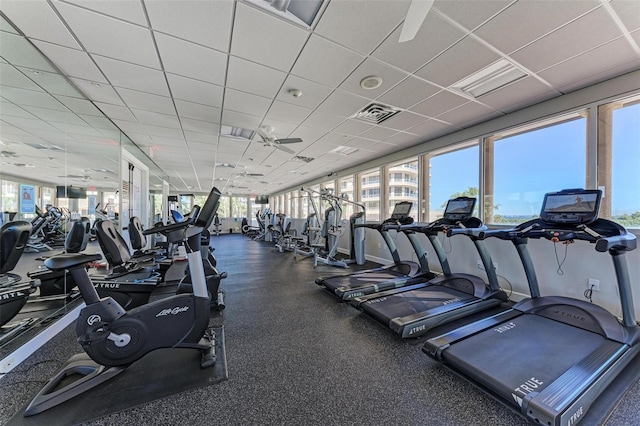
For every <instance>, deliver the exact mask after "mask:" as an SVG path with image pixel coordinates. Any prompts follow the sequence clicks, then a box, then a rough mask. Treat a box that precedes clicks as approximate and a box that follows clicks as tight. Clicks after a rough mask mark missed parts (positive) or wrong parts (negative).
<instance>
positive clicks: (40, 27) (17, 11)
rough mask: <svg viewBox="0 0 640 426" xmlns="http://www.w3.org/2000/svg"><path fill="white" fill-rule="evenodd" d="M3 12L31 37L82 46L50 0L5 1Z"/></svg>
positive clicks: (74, 46)
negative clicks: (53, 7)
mask: <svg viewBox="0 0 640 426" xmlns="http://www.w3.org/2000/svg"><path fill="white" fill-rule="evenodd" d="M2 13H4V14H5V15H6V16H7V17H8V18H9V19H10V20H11V22H13V23H14V24H15V25H16V26H17V27H18V28H20V31H22V32H23V33H24V34H25V35H26V36H27V37H29V38H36V39H40V40H46V41H49V42H51V43H55V44H60V45H63V46H67V47H72V48H74V49H79V48H80V46H79V45H78V43H77V42H76V40H75V39H74V38H73V36H72V35H71V33H69V30H67V28H66V27H65V26H64V24H63V23H62V22H61V21H60V18H58V16H57V15H56V14H55V12H54V11H53V9H52V8H51V6H50V5H49V3H48V2H44V1H4V2H2Z"/></svg>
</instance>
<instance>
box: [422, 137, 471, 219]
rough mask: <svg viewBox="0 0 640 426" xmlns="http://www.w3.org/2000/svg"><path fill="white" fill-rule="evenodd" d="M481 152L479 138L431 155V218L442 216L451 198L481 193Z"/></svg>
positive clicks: (429, 163) (429, 181)
mask: <svg viewBox="0 0 640 426" xmlns="http://www.w3.org/2000/svg"><path fill="white" fill-rule="evenodd" d="M470 144H473V145H471V146H470ZM479 152H480V151H479V149H478V144H477V142H470V143H465V144H462V147H461V148H458V149H455V150H448V151H443V152H440V153H436V154H433V155H432V156H430V157H429V158H428V164H427V165H426V168H427V169H428V170H429V175H428V185H427V186H428V188H429V215H428V216H427V221H428V222H433V221H434V220H436V219H440V218H441V217H442V215H443V214H444V208H445V207H446V206H447V201H449V199H451V198H455V197H459V196H468V197H476V198H477V197H478V189H479V185H478V179H479V173H480V159H479ZM477 209H478V206H477V205H476V211H477Z"/></svg>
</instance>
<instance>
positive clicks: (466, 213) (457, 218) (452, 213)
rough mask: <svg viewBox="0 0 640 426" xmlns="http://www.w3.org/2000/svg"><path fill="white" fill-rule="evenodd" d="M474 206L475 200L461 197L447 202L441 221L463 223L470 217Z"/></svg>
mask: <svg viewBox="0 0 640 426" xmlns="http://www.w3.org/2000/svg"><path fill="white" fill-rule="evenodd" d="M475 206H476V199H475V198H467V197H464V198H462V197H461V198H454V199H452V200H449V201H448V202H447V207H446V208H445V210H444V215H443V219H444V220H447V221H453V222H464V221H465V220H468V219H469V218H470V217H471V215H472V214H473V208H474V207H475Z"/></svg>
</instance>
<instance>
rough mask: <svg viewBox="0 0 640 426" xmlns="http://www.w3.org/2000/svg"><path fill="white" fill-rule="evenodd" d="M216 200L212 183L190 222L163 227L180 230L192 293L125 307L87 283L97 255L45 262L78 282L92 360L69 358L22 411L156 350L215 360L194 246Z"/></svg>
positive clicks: (79, 325)
mask: <svg viewBox="0 0 640 426" xmlns="http://www.w3.org/2000/svg"><path fill="white" fill-rule="evenodd" d="M219 199H220V191H219V190H218V189H217V188H213V189H212V190H211V192H210V193H209V197H208V198H207V200H206V202H205V204H204V206H203V207H202V209H201V210H200V214H199V215H198V217H197V218H196V220H195V221H193V225H192V224H191V223H186V224H184V223H174V224H170V225H166V226H165V227H164V228H167V229H166V231H181V232H183V233H184V239H185V241H186V244H185V245H186V249H187V252H188V254H187V256H188V262H189V270H190V273H191V277H192V281H193V282H192V289H193V292H192V293H184V294H177V295H175V296H171V297H167V298H165V299H162V300H158V301H155V302H152V303H148V304H146V305H142V306H139V307H137V308H134V309H131V310H130V311H125V310H124V309H123V308H122V307H121V306H120V305H119V304H118V303H117V302H116V301H115V300H113V299H112V298H110V297H106V298H103V299H99V297H98V293H97V292H96V290H95V288H94V286H93V285H92V283H91V279H90V277H89V275H88V273H87V271H86V269H85V264H86V263H87V262H93V261H96V260H99V259H101V256H100V255H99V254H94V255H86V254H79V253H77V254H76V253H74V254H64V255H60V256H55V257H52V258H50V259H47V260H46V261H45V265H46V266H47V267H48V268H49V269H52V270H62V269H68V270H69V271H70V272H71V274H72V275H73V277H74V279H75V281H76V283H77V285H78V288H79V290H80V293H81V295H82V298H83V299H84V301H85V303H86V305H87V306H86V307H85V308H83V309H82V311H80V315H79V317H78V319H77V322H76V333H77V335H78V343H80V345H82V348H83V349H84V350H85V352H86V353H87V354H88V355H89V357H90V358H91V359H92V360H93V361H95V363H92V362H91V361H90V360H87V359H86V357H85V359H83V360H78V359H75V360H74V359H73V358H72V360H70V361H69V362H68V363H67V365H66V366H65V367H64V368H63V369H62V371H61V372H59V373H58V374H57V375H56V376H55V377H53V378H52V379H50V380H49V381H48V382H47V384H46V385H45V387H44V388H43V389H42V390H41V391H40V392H39V393H38V395H36V397H35V398H34V399H33V401H31V403H30V404H29V406H28V407H27V410H26V411H25V416H30V415H34V414H37V413H40V412H42V411H44V410H47V409H49V408H51V407H53V406H55V405H58V404H60V403H62V402H64V401H67V400H69V399H71V398H73V397H75V396H77V395H79V394H81V393H84V392H86V391H87V390H88V389H91V388H93V387H95V386H97V385H99V384H100V383H103V382H105V381H106V380H109V379H110V378H112V377H114V376H116V375H117V374H120V373H121V372H123V371H124V370H125V369H126V368H127V367H128V366H129V365H131V364H132V363H133V362H135V361H137V360H139V359H140V358H142V357H143V356H145V355H146V354H148V353H149V352H151V351H153V350H156V349H160V348H192V349H197V350H200V351H201V352H202V359H201V362H200V365H201V367H202V368H207V367H211V366H213V365H214V364H215V362H216V354H215V335H214V334H213V331H212V330H208V328H209V315H210V313H209V293H208V292H207V285H206V281H205V275H204V270H203V266H202V259H201V257H200V250H199V247H200V233H201V232H202V229H206V228H208V227H209V226H210V225H211V221H212V220H213V217H214V215H215V213H216V211H217V209H218V204H219ZM74 358H77V356H76V357H74ZM71 375H81V376H83V377H82V378H81V379H79V380H76V381H74V382H73V383H71V384H69V385H65V384H63V382H64V381H66V380H65V379H67V377H68V376H71ZM67 380H68V379H67Z"/></svg>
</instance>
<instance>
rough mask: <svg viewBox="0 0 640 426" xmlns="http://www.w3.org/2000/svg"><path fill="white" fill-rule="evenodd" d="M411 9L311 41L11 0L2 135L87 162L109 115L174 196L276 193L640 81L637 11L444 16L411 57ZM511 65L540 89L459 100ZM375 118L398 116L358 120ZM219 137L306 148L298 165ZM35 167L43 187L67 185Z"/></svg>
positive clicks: (238, 11)
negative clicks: (247, 135) (579, 93)
mask: <svg viewBox="0 0 640 426" xmlns="http://www.w3.org/2000/svg"><path fill="white" fill-rule="evenodd" d="M256 1H262V0H256ZM292 1H296V0H292ZM415 1H419V0H415ZM409 4H410V1H409V0H375V1H374V0H359V1H355V0H353V1H351V0H349V1H347V0H325V1H324V3H323V4H322V6H321V7H320V11H319V14H318V16H317V17H316V18H315V20H314V21H313V24H312V25H311V27H306V26H302V25H299V24H296V23H293V22H291V21H289V20H287V19H285V18H284V17H283V16H282V14H279V12H277V11H276V10H275V9H273V8H271V7H269V6H268V4H267V6H266V7H259V6H257V5H256V4H254V3H250V2H248V1H245V0H235V1H233V0H215V1H189V0H182V1H169V0H167V1H156V0H144V1H143V0H127V1H120V0H109V1H95V0H91V1H85V0H67V1H54V0H49V1H44V0H37V1H36V0H30V1H11V0H3V1H2V3H0V12H1V13H2V15H3V16H4V17H5V18H6V19H7V21H9V22H10V23H12V24H13V26H11V25H8V24H7V23H5V22H2V26H1V27H0V30H1V31H2V32H1V34H0V35H1V36H2V39H1V40H0V41H1V43H2V48H1V49H2V51H1V53H2V55H1V56H2V61H1V62H2V64H0V65H1V66H2V73H1V74H0V77H1V79H0V84H1V85H2V86H1V91H0V96H1V97H2V99H1V100H2V104H1V106H2V110H1V111H0V119H1V120H2V121H0V124H1V125H2V128H1V129H0V132H1V133H0V135H1V136H2V141H3V144H5V145H6V144H7V143H9V141H10V142H11V143H12V144H14V146H15V144H20V143H30V142H31V143H32V142H34V141H35V142H38V143H43V144H48V145H57V144H59V143H60V142H59V141H60V139H65V141H66V146H67V148H68V150H69V151H70V152H71V153H72V154H74V153H77V154H78V158H84V159H85V161H86V160H87V159H88V158H92V157H96V156H97V157H100V156H101V151H100V147H101V146H102V144H105V143H109V142H105V140H107V141H108V140H109V139H108V138H109V137H110V136H111V135H113V132H114V128H113V126H112V125H111V123H109V122H108V120H104V118H102V117H101V114H102V113H103V114H104V115H105V116H106V117H108V118H109V119H110V120H111V121H112V122H113V124H115V125H116V126H117V127H118V128H119V129H121V130H122V131H123V132H124V133H126V135H127V136H128V137H129V138H130V139H131V140H132V141H133V142H134V143H135V144H136V145H138V147H140V149H141V150H142V151H143V152H144V153H146V154H147V155H148V156H149V157H150V158H151V159H152V161H153V162H155V163H156V164H157V165H158V166H159V167H160V169H162V171H163V172H164V173H166V175H168V176H169V179H170V182H171V185H172V186H173V188H174V190H178V191H187V190H189V191H193V192H199V191H203V192H204V191H207V190H208V189H209V188H210V187H211V185H216V186H218V187H221V188H224V189H225V191H226V192H232V193H238V194H240V193H265V194H268V193H272V192H275V191H278V190H280V189H282V188H286V187H290V186H293V185H296V184H299V183H303V182H305V181H308V180H311V179H315V178H318V177H320V176H324V175H327V174H328V173H331V172H337V171H339V170H341V169H344V168H347V167H350V166H354V165H357V164H359V163H362V162H364V161H367V160H370V159H373V158H377V157H380V156H383V155H385V154H389V153H391V152H395V151H398V150H401V149H403V148H406V147H408V146H412V145H415V144H418V143H421V142H425V141H428V140H430V139H433V138H436V137H438V136H442V135H444V134H448V133H451V132H454V131H457V130H459V129H462V128H465V127H469V126H471V125H474V124H477V123H479V122H482V121H486V120H488V119H491V118H494V117H498V116H500V115H503V114H507V113H509V112H512V111H515V110H518V109H521V108H523V107H526V106H529V105H532V104H535V103H538V102H541V101H544V100H547V99H550V98H553V97H555V96H559V95H561V94H564V93H567V92H570V91H573V90H576V89H579V88H582V87H585V86H588V85H591V84H594V83H596V82H599V81H603V80H606V79H609V78H612V77H615V76H618V75H621V74H624V73H626V72H629V71H632V70H636V69H639V68H640V46H639V45H640V1H637V0H613V1H607V0H576V1H559V0H519V1H513V0H455V1H454V0H436V1H435V3H434V4H433V7H432V8H431V10H430V12H429V14H428V15H427V18H426V19H425V21H424V22H423V24H422V26H421V27H420V30H419V31H418V33H417V35H416V37H415V38H414V39H413V40H411V41H407V42H403V43H399V42H398V37H399V34H400V31H401V29H402V25H403V21H404V19H405V17H406V14H407V10H408V8H409ZM16 29H17V30H16ZM22 35H24V36H25V37H26V38H27V39H28V40H29V41H30V42H31V43H32V44H33V45H34V46H35V47H36V48H37V49H39V50H40V51H41V52H42V53H43V54H44V55H45V56H46V57H47V58H48V59H49V60H50V61H51V63H52V64H54V67H48V68H47V67H45V69H42V68H43V66H42V65H39V64H34V63H31V62H30V58H31V56H32V55H33V54H32V53H31V52H30V50H28V49H26V48H25V47H24V46H22V45H21V43H25V42H24V38H22V37H21V36H22ZM501 59H506V60H508V61H509V62H510V63H511V64H513V65H514V66H515V67H516V68H518V69H520V70H521V71H523V72H524V73H526V76H525V77H524V78H521V79H520V80H518V81H516V82H514V83H511V84H508V85H507V86H504V87H502V88H499V89H497V90H494V91H492V92H489V93H487V94H485V95H482V96H479V97H477V98H475V97H473V96H472V95H469V94H465V93H462V92H460V91H458V90H457V89H455V88H454V86H455V85H456V83H458V82H459V81H461V80H463V79H465V78H466V77H468V76H470V75H471V74H474V73H475V72H477V71H479V70H482V69H485V68H486V67H488V66H491V65H492V64H494V63H496V62H497V61H499V60H501ZM34 71H40V73H39V74H38V73H37V72H34ZM60 75H64V76H66V77H67V78H68V81H69V82H70V84H69V83H67V81H65V80H64V79H62V78H58V77H60ZM372 75H373V76H378V77H380V78H381V80H382V84H381V85H380V86H379V87H378V88H374V89H364V88H362V87H361V85H360V82H361V80H362V79H363V78H364V77H367V76H372ZM43 76H45V77H46V76H49V77H51V78H50V79H48V80H47V81H46V82H44V81H42V80H43ZM24 79H26V82H28V84H27V87H25V86H24V84H25V80H24ZM292 89H297V90H299V91H301V92H302V95H301V96H299V97H294V96H292V95H291V94H290V90H292ZM83 97H86V99H88V100H89V101H90V102H88V101H87V100H83V99H82V98H83ZM372 102H376V103H381V104H384V105H387V106H392V107H395V108H397V109H399V110H400V112H399V113H397V114H396V115H394V116H393V117H391V118H390V119H388V120H386V121H384V122H382V123H381V124H375V123H370V122H365V121H360V120H356V119H354V118H353V117H354V115H355V114H356V112H358V111H360V110H361V109H362V108H364V107H365V106H367V105H369V104H371V103H372ZM58 123H65V126H61V125H59V124H58ZM222 125H224V126H232V127H239V128H245V129H249V130H258V129H263V130H265V129H266V131H267V132H269V134H270V136H272V137H274V138H288V137H296V138H302V139H303V142H300V143H295V144H287V145H286V147H287V148H289V149H291V150H292V151H293V153H289V152H285V151H283V150H280V149H277V148H276V147H274V146H269V145H268V144H266V145H267V146H265V144H264V143H262V141H261V138H260V136H258V135H257V134H256V135H255V136H254V137H253V140H251V141H249V140H242V139H239V138H230V137H227V136H222V135H221V134H220V132H221V126H222ZM340 146H345V147H354V148H357V150H355V152H352V153H351V154H349V155H343V154H338V153H332V152H331V150H334V149H335V148H337V147H340ZM2 148H3V150H9V149H8V148H7V147H6V146H4V145H3V146H2ZM14 151H16V152H18V151H19V150H14ZM47 155H49V154H47ZM74 155H75V154H74ZM295 156H302V157H309V158H313V160H312V161H310V162H308V163H307V162H303V161H299V160H296V159H295V158H294V157H295ZM36 157H37V156H34V158H32V159H30V160H29V161H30V162H31V163H33V164H34V165H35V166H36V167H34V168H31V169H30V171H29V174H30V176H32V177H34V178H37V179H41V180H44V181H55V179H53V180H52V176H51V173H50V170H49V172H47V169H46V168H45V167H46V163H47V161H48V160H47V158H46V157H44V158H36ZM80 161H82V160H80ZM8 163H10V162H8ZM6 164H7V162H5V165H4V166H3V167H9V166H7V165H6ZM112 167H117V166H112ZM108 168H109V167H106V166H101V167H94V169H100V170H102V169H108ZM94 173H97V172H94ZM102 178H105V179H106V177H102Z"/></svg>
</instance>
